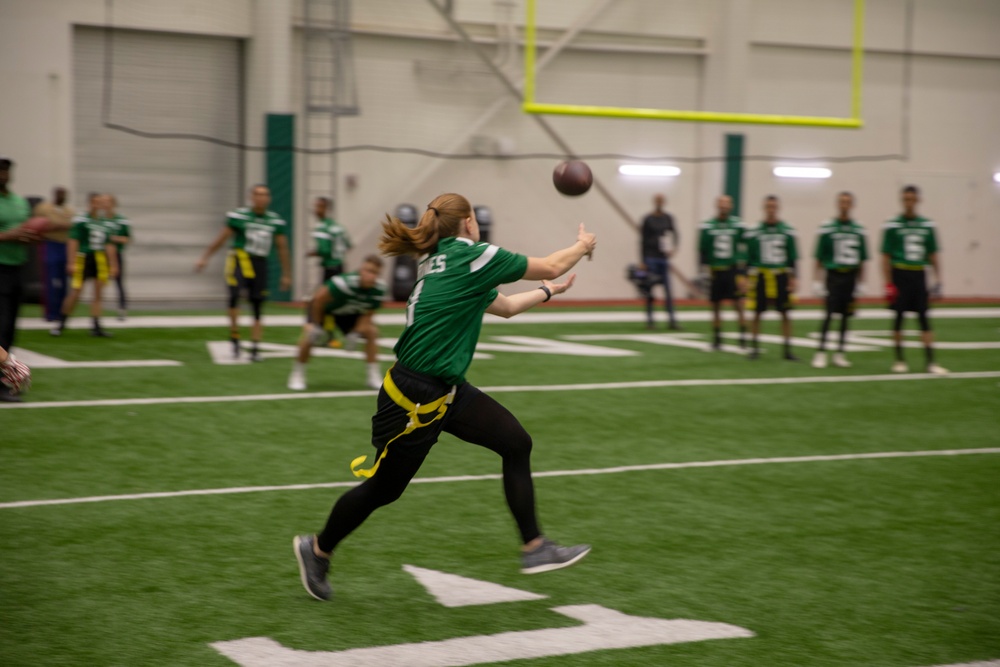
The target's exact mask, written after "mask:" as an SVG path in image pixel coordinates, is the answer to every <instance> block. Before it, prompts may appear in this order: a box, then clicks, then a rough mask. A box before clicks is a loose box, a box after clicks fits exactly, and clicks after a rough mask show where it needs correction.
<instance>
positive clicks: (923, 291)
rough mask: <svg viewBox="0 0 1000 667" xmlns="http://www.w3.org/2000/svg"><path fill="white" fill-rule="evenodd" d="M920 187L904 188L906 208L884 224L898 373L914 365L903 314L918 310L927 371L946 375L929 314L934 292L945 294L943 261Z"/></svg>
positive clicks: (884, 260) (884, 266) (885, 265)
mask: <svg viewBox="0 0 1000 667" xmlns="http://www.w3.org/2000/svg"><path fill="white" fill-rule="evenodd" d="M919 203H920V190H919V189H917V187H916V186H915V185H907V186H906V187H905V188H903V191H902V204H903V212H902V213H901V214H900V215H897V216H896V217H895V218H893V219H892V220H889V221H888V222H886V223H885V225H884V226H883V228H882V273H883V275H884V277H885V284H886V299H887V300H888V301H889V307H890V308H892V309H893V310H895V311H896V319H895V322H894V323H893V329H892V337H893V341H894V342H895V343H896V362H895V363H894V364H893V365H892V371H893V372H894V373H906V372H907V371H908V370H910V367H909V366H908V365H907V364H906V360H905V359H904V357H903V315H904V314H905V313H907V312H913V313H916V314H917V319H918V320H919V321H920V331H921V338H922V340H923V343H924V355H925V358H926V362H927V366H926V368H927V372H928V373H934V374H936V375H944V374H945V373H947V372H948V371H947V370H946V369H944V368H942V367H941V366H940V365H938V364H937V363H936V362H935V361H934V332H933V331H932V330H931V323H930V320H929V319H928V317H927V308H928V305H929V303H928V302H929V300H930V296H931V294H934V295H935V296H939V295H940V294H941V263H940V260H939V259H938V244H937V233H936V228H935V225H934V222H933V221H932V220H929V219H927V218H924V217H922V216H920V215H918V214H917V205H918V204H919ZM928 265H929V266H930V267H931V268H933V269H934V279H935V281H936V283H935V285H934V287H933V288H932V289H931V290H930V291H928V289H927V275H926V268H925V267H927V266H928Z"/></svg>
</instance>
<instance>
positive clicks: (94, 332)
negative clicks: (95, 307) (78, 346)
mask: <svg viewBox="0 0 1000 667" xmlns="http://www.w3.org/2000/svg"><path fill="white" fill-rule="evenodd" d="M90 335H91V336H93V337H94V338H111V337H112V336H111V334H110V333H108V332H107V331H105V330H104V329H102V328H101V327H94V328H93V329H91V330H90Z"/></svg>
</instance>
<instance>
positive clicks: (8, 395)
mask: <svg viewBox="0 0 1000 667" xmlns="http://www.w3.org/2000/svg"><path fill="white" fill-rule="evenodd" d="M20 402H21V396H20V395H19V394H15V393H14V390H13V389H11V388H10V387H5V386H0V403H20Z"/></svg>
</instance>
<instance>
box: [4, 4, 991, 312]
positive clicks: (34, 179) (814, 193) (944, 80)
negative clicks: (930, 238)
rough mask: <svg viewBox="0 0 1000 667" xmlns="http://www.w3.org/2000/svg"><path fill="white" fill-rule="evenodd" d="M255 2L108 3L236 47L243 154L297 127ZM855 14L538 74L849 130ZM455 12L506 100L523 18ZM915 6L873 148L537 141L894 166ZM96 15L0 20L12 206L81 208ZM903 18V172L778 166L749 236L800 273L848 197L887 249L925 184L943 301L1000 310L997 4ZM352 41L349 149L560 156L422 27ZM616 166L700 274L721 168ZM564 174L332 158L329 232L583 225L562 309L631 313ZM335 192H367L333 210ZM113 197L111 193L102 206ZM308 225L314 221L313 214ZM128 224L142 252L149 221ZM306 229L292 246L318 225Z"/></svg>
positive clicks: (639, 17) (435, 22)
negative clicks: (457, 221)
mask: <svg viewBox="0 0 1000 667" xmlns="http://www.w3.org/2000/svg"><path fill="white" fill-rule="evenodd" d="M274 1H279V2H280V3H282V4H283V3H284V2H285V0H274ZM289 1H290V0H289ZM301 1H302V0H298V4H296V3H293V5H292V7H293V8H292V11H291V12H288V13H290V14H291V15H292V21H291V23H292V24H293V26H294V24H295V22H296V21H297V20H298V18H299V17H301V16H302V8H301ZM597 1H598V0H594V2H591V1H590V0H574V1H566V2H563V1H561V0H560V1H559V2H556V0H539V1H538V5H539V28H540V38H541V39H542V40H543V42H544V41H548V42H551V41H552V40H554V39H557V38H558V36H559V34H560V33H561V31H562V30H565V29H567V28H568V27H570V26H572V25H574V23H575V22H576V21H577V19H578V18H579V17H580V16H581V15H583V14H584V13H585V12H587V11H588V9H589V8H591V7H592V6H594V4H595V2H597ZM263 2H264V0H258V1H257V2H255V1H254V0H213V2H211V3H206V2H196V1H195V0H184V1H180V0H174V1H168V0H160V1H158V2H153V1H151V0H150V1H146V0H130V1H129V2H127V3H126V2H122V1H121V0H119V1H118V2H116V3H114V4H115V16H114V21H115V24H116V25H120V26H123V27H133V28H142V29H153V30H166V31H180V32H191V33H197V34H218V35H226V36H233V37H240V38H246V39H247V40H248V42H247V44H248V59H247V62H248V69H249V71H248V73H247V74H248V76H247V84H248V85H247V101H248V119H247V137H246V140H247V141H248V142H249V143H254V144H257V143H259V142H260V140H261V130H260V127H261V125H260V119H261V118H262V114H263V113H264V112H265V111H268V110H275V111H282V110H284V109H281V108H271V107H275V106H278V107H280V106H281V104H280V102H281V100H280V99H278V101H277V102H276V101H275V99H276V97H275V91H277V96H278V97H279V98H280V96H281V95H282V94H285V95H287V94H290V95H291V97H292V100H293V103H292V105H291V107H292V110H293V111H299V112H301V107H300V106H299V104H300V97H301V91H302V81H301V70H302V67H301V63H299V62H297V60H296V59H297V56H296V55H295V54H297V53H300V52H301V45H300V35H299V34H298V31H297V29H296V28H294V27H293V26H289V30H291V31H292V32H293V36H292V40H291V44H292V47H291V54H290V56H289V58H288V60H287V61H285V62H278V63H277V66H275V62H274V60H273V59H262V58H261V57H259V55H258V56H255V55H254V54H255V52H254V49H255V48H258V47H260V48H263V47H266V46H267V44H273V43H274V34H273V32H274V31H275V30H276V28H275V26H274V25H273V24H271V25H268V26H267V30H268V31H270V34H269V35H268V36H267V38H268V39H267V40H265V39H263V38H262V36H261V35H262V26H261V22H262V21H264V20H265V19H266V17H267V16H274V15H275V13H274V11H273V10H274V7H273V5H268V4H263V5H261V4H258V3H263ZM852 5H853V3H852V2H850V1H849V0H838V1H837V2H831V1H829V0H703V1H696V0H616V1H615V2H611V3H608V4H607V6H606V7H605V8H604V9H603V10H602V11H600V12H598V13H597V14H596V16H595V17H594V19H593V20H592V21H591V22H589V23H588V24H587V25H586V27H585V29H584V30H583V31H582V32H581V33H580V34H579V35H578V36H577V37H576V38H575V39H574V40H573V41H572V42H571V43H570V47H569V48H567V49H566V50H564V51H563V52H562V53H560V54H559V56H558V57H557V58H556V59H555V60H554V61H553V62H552V63H551V65H549V66H548V67H547V68H546V69H545V70H544V71H542V72H541V73H540V75H539V79H538V86H539V93H538V98H539V99H540V100H542V101H551V102H565V103H593V104H602V105H613V106H650V107H661V108H680V109H706V108H709V106H711V109H710V110H736V111H749V112H761V113H796V114H815V115H848V113H849V109H850V107H849V87H848V86H849V80H850V64H849V52H848V48H849V46H850V41H851V32H850V28H851V15H852ZM453 6H454V17H455V18H456V19H457V20H458V21H459V22H460V23H462V25H463V26H465V27H466V29H467V30H468V31H469V32H470V33H471V34H473V35H474V36H476V38H477V39H479V40H481V41H482V42H483V43H484V48H486V50H487V51H488V52H489V53H491V54H493V55H494V56H495V57H496V58H497V61H498V62H499V64H500V66H501V67H502V68H504V69H505V71H507V72H509V73H510V74H511V76H513V77H514V78H516V79H519V67H520V51H519V50H518V51H517V57H516V58H515V59H513V60H512V59H511V58H509V57H505V56H504V53H508V51H509V50H508V49H505V48H503V47H502V46H499V47H498V46H496V45H495V42H497V41H500V42H501V43H502V42H503V41H504V36H505V35H506V34H507V28H508V27H509V21H510V20H511V19H512V20H513V21H514V22H515V23H516V24H517V26H520V25H521V24H522V23H523V16H522V13H523V2H521V1H518V2H515V3H514V7H513V9H511V8H510V7H509V6H508V5H507V4H505V3H499V2H494V1H493V0H455V1H454V3H453ZM906 6H907V3H906V2H902V1H899V0H869V1H868V3H867V17H868V21H867V24H866V46H867V48H868V53H867V58H866V63H865V88H864V105H863V106H864V110H863V115H864V118H865V127H864V129H862V130H832V129H830V130H827V129H812V128H782V127H762V126H721V125H709V124H701V125H699V124H690V123H676V122H657V121H633V120H620V119H618V120H616V119H602V118H574V117H550V118H549V119H548V122H549V123H550V124H551V126H552V127H554V128H555V129H556V130H557V132H558V133H559V134H560V135H561V136H562V137H563V138H564V139H565V140H566V141H567V142H568V143H569V144H570V146H571V147H572V148H573V150H574V151H576V152H578V153H581V154H586V153H616V154H617V153H620V154H627V155H637V156H684V157H691V158H696V157H705V156H719V155H721V154H722V152H723V136H724V134H725V133H726V132H742V133H744V134H745V135H746V149H747V152H748V153H749V154H753V155H774V156H805V157H808V156H816V157H823V156H850V155H879V154H895V153H899V152H900V151H901V150H902V148H903V145H904V144H903V129H904V127H903V123H904V120H903V114H902V108H901V106H902V105H901V101H902V93H903V88H902V81H903V57H902V54H901V48H902V46H903V43H904V25H905V20H904V19H905V10H906ZM104 7H105V3H104V1H103V0H0V16H2V17H3V18H2V20H0V54H2V57H0V85H2V86H3V87H4V90H5V91H11V90H16V91H17V95H16V96H9V95H5V102H4V105H3V111H2V115H3V122H2V123H0V153H4V154H9V155H11V156H12V157H14V158H15V159H16V160H17V162H18V166H17V171H16V173H15V179H16V180H15V183H14V187H15V188H16V191H18V192H21V193H25V194H28V193H31V194H45V193H47V192H48V190H49V189H50V187H51V185H53V184H54V183H57V182H58V183H64V184H67V185H69V186H70V187H71V188H72V187H74V183H73V182H72V175H73V172H74V166H73V165H74V162H73V155H72V145H73V140H72V132H73V127H72V118H73V113H72V109H71V108H69V107H70V100H71V99H72V85H73V82H72V66H71V62H70V60H71V54H72V47H71V39H72V26H73V25H74V24H84V25H100V24H102V23H103V22H104V20H105V17H104ZM913 7H914V10H915V22H914V47H915V53H916V55H915V56H914V57H913V60H912V73H913V83H912V89H911V91H910V96H911V116H910V122H909V124H910V134H909V144H910V159H909V160H908V161H886V162H856V163H850V164H836V163H830V164H827V166H830V167H831V168H832V169H833V171H834V175H833V178H831V179H829V180H827V181H822V182H792V181H787V180H780V179H776V178H775V177H774V176H772V174H771V169H772V167H773V166H774V164H775V163H774V162H773V161H755V162H748V163H747V165H746V168H745V182H744V210H743V214H744V217H745V218H747V219H749V220H753V219H754V218H755V216H756V214H757V213H758V211H759V201H760V199H761V198H762V197H763V196H764V195H766V194H772V193H773V194H777V195H779V196H780V197H781V198H782V200H783V205H784V214H785V217H786V219H787V220H788V221H789V222H790V223H791V224H793V225H795V226H796V227H797V228H798V229H799V230H800V237H801V240H802V244H803V247H804V248H805V249H806V250H807V251H811V246H812V241H813V238H814V231H815V228H816V227H817V225H818V223H819V222H820V221H821V220H823V219H824V218H826V217H827V216H829V215H830V214H831V213H832V209H833V199H834V196H835V194H836V193H837V192H838V191H840V190H844V189H847V190H852V191H854V192H855V193H856V194H857V196H858V201H859V206H858V211H857V213H858V217H859V219H860V220H861V221H862V222H864V223H865V224H866V225H867V227H868V228H869V230H870V233H871V236H872V240H873V241H877V237H878V227H879V225H880V223H881V221H882V220H883V219H885V218H886V217H889V216H891V215H893V214H894V213H896V212H897V208H898V203H897V194H898V189H899V187H900V186H901V185H903V184H905V183H909V182H914V183H916V184H918V185H922V186H923V187H924V190H925V197H924V206H923V210H924V212H925V213H926V214H928V215H930V216H932V217H934V218H935V219H936V220H938V222H939V225H940V230H941V237H942V238H941V242H942V247H943V256H942V257H943V263H944V267H945V285H946V290H947V292H948V293H949V294H951V295H970V296H971V295H991V296H1000V272H998V271H996V270H995V268H994V267H993V266H992V264H994V263H995V262H996V260H997V259H1000V233H998V232H1000V229H998V227H1000V216H998V211H1000V185H997V184H995V183H993V182H992V180H991V177H992V174H993V172H995V171H1000V40H997V39H995V36H996V34H998V31H1000V3H997V2H993V1H992V0H914V2H913ZM269 12H270V13H269ZM734 12H744V13H745V16H747V17H748V19H747V20H746V21H741V22H739V24H738V25H735V26H734V25H732V23H733V21H732V18H733V17H734V16H735V15H736V14H734ZM277 15H278V16H285V15H287V14H286V13H283V12H282V11H279V12H277ZM743 15H744V14H740V16H743ZM727 17H728V18H729V19H730V21H729V24H728V25H727V23H726V19H727ZM353 19H354V20H353V27H354V28H355V30H356V34H355V39H354V53H355V68H356V73H357V79H358V86H359V87H358V94H359V103H360V107H361V114H360V115H359V116H357V117H352V118H343V119H341V120H340V121H339V128H338V129H339V135H340V144H341V145H361V144H374V145H379V146H387V147H412V148H421V149H426V150H431V151H442V152H461V153H466V152H469V151H471V150H474V149H477V148H481V147H483V146H486V147H487V148H491V147H494V148H495V147H497V146H499V147H502V148H504V149H506V150H512V151H513V152H515V153H534V152H558V148H557V147H556V146H555V145H554V144H553V142H552V140H551V139H550V138H549V137H547V136H546V135H545V134H544V133H543V132H542V131H541V130H540V129H539V127H538V125H537V123H536V121H535V120H534V119H533V118H531V117H529V116H525V115H524V114H522V113H521V112H520V110H519V108H518V106H517V105H516V104H515V103H513V102H512V100H511V98H510V96H509V95H508V94H507V93H506V91H505V89H504V88H503V87H502V86H501V85H499V84H498V82H497V81H496V79H495V77H494V76H493V75H492V74H491V73H489V71H488V70H487V69H486V68H485V67H484V66H483V65H482V64H481V63H480V62H479V61H478V60H476V59H475V58H474V57H473V56H472V54H471V53H470V51H469V49H468V48H467V47H465V46H463V45H462V44H461V43H460V42H459V41H458V40H457V39H456V37H455V35H454V32H453V31H451V30H450V28H449V27H448V25H447V23H446V22H445V21H444V20H443V19H442V18H441V17H440V16H439V15H438V14H437V12H435V11H434V9H433V8H432V7H431V6H430V5H429V4H428V3H426V2H421V1H419V0H365V1H364V2H355V3H354V8H353ZM278 30H280V28H278ZM518 34H519V32H518ZM268 40H270V41H268ZM279 42H280V40H279ZM43 45H44V46H43ZM741 49H742V50H741ZM542 53H544V51H543V52H540V55H541V54H542ZM734 54H735V56H739V57H733V56H734ZM508 55H509V54H508ZM727 56H728V57H729V60H728V61H727V60H726V58H727ZM289 70H290V72H289ZM286 72H288V74H287V76H288V77H289V80H290V84H291V85H290V92H289V93H282V92H281V91H282V90H284V83H286V82H283V81H279V80H278V79H280V77H282V76H284V75H285V73H286ZM710 103H711V104H710ZM718 104H721V105H724V107H726V108H717V105H718ZM494 107H495V108H494ZM491 109H492V111H491V112H490V110H491ZM488 112H489V113H488ZM619 163H620V160H593V161H591V166H592V168H593V170H594V173H595V176H596V177H597V178H598V179H600V181H601V182H602V183H603V184H604V185H605V186H606V187H607V188H608V190H609V191H610V192H611V194H612V196H613V197H614V198H615V200H617V201H618V202H620V203H621V205H622V206H624V207H625V209H627V210H628V211H629V212H630V213H631V214H632V217H633V218H635V219H636V220H637V219H639V218H641V216H642V215H643V214H644V213H645V212H646V211H647V209H648V208H649V206H650V200H651V198H652V195H653V194H654V193H656V192H664V193H666V194H667V196H668V199H669V209H670V210H671V211H672V212H674V214H675V215H676V216H677V218H678V220H679V221H680V224H681V231H682V248H681V255H680V257H679V260H678V264H679V266H680V267H681V268H682V270H684V271H685V272H686V273H688V274H691V273H692V272H693V271H694V269H695V259H694V252H693V246H692V242H693V240H694V230H695V228H696V225H697V223H698V221H700V220H701V219H704V218H705V217H708V216H709V215H710V214H711V212H712V211H711V203H712V198H713V196H714V195H715V194H716V193H718V192H719V190H720V189H721V185H722V169H721V166H720V165H719V164H718V163H707V164H701V165H694V164H680V166H681V167H682V169H683V173H682V174H681V176H679V177H677V178H673V179H670V180H666V181H660V182H656V181H650V180H642V179H626V178H623V177H620V176H619V175H618V174H617V167H618V164H619ZM819 163H820V164H823V161H822V160H821V161H819ZM260 164H261V160H260V159H258V156H257V155H255V154H251V155H250V156H249V157H248V160H247V166H248V170H247V180H248V182H251V181H254V180H258V179H259V177H260V173H261V172H260ZM554 165H555V160H553V159H542V160H511V161H485V160H483V161H458V160H441V159H437V158H431V157H424V156H417V155H409V154H390V153H379V152H370V151H369V152H349V153H344V154H342V155H341V157H340V159H339V162H338V168H339V172H340V176H341V179H340V181H339V191H340V197H339V201H338V216H339V217H340V218H341V220H342V221H343V222H344V223H345V224H346V225H347V226H348V227H349V229H350V230H351V232H352V233H353V235H354V237H355V238H356V240H357V241H358V242H359V244H358V245H359V248H358V249H357V250H356V251H355V252H354V254H353V258H355V260H356V258H358V257H360V256H361V255H362V254H365V253H367V252H370V251H371V250H372V249H373V248H374V244H375V239H376V237H377V232H378V221H379V219H380V218H381V216H382V215H383V213H384V212H386V211H391V210H392V209H393V208H395V206H396V205H397V204H399V203H401V202H410V203H413V204H416V205H418V206H420V207H422V206H423V205H424V204H426V203H427V202H428V201H430V199H431V198H433V197H434V196H435V195H437V194H439V193H441V192H445V191H458V192H462V193H464V194H466V195H467V196H468V197H469V198H470V199H472V200H473V201H474V202H475V203H481V204H486V205H489V206H491V207H492V208H493V211H494V217H495V220H496V225H495V236H494V238H495V240H496V241H497V242H499V243H501V244H503V245H505V246H508V247H510V248H511V249H514V250H518V251H522V252H525V253H528V254H533V255H541V254H545V253H547V252H549V251H551V250H553V249H555V248H557V247H560V246H562V245H564V244H567V243H569V242H571V241H572V239H573V234H574V230H575V228H576V225H577V223H578V222H581V221H582V222H585V223H586V224H587V226H588V227H589V228H592V229H594V230H596V231H597V232H598V233H599V234H600V249H599V251H598V254H597V258H596V259H595V261H594V262H592V263H587V264H586V265H584V266H583V267H581V271H580V276H579V281H578V286H577V287H576V288H575V290H574V292H575V296H577V297H579V298H616V297H631V296H632V295H633V294H634V292H633V290H632V288H631V286H630V285H629V284H627V282H626V281H625V280H624V277H623V275H624V267H625V265H626V264H627V263H629V262H632V261H635V260H636V259H637V258H636V253H637V246H638V243H637V239H636V236H635V232H634V230H633V228H632V227H631V226H630V225H628V224H627V223H626V222H625V221H624V220H622V219H621V216H620V215H619V214H618V213H617V212H616V211H615V209H614V208H613V207H612V206H611V205H610V204H609V203H608V202H607V201H605V200H604V199H602V198H601V197H600V196H599V195H598V194H597V193H596V192H594V191H591V192H590V193H588V194H587V195H585V196H583V197H581V198H578V199H567V198H564V197H561V196H560V195H558V194H557V193H555V192H554V190H553V189H552V187H551V180H550V174H551V170H552V168H553V166H554ZM300 173H301V169H300ZM348 176H350V177H352V178H353V179H354V181H355V182H356V184H357V185H356V187H354V188H352V189H349V188H347V187H345V185H344V179H345V178H346V177H348ZM107 189H109V190H114V186H113V184H109V186H108V188H107ZM302 196H303V198H305V196H306V195H305V191H304V188H303V193H302ZM298 210H299V211H300V212H304V211H305V210H307V207H306V202H304V201H303V202H301V203H299V205H298ZM127 213H128V214H129V215H130V216H131V217H132V218H133V220H134V221H135V224H136V225H137V228H138V230H140V231H141V229H142V224H143V220H142V212H141V211H127ZM299 217H300V220H299V221H298V224H299V225H300V227H304V226H305V225H306V224H307V220H306V219H305V216H303V215H300V216H299ZM206 242H207V240H206ZM296 254H297V255H299V256H300V257H301V253H300V252H297V253H296ZM135 270H138V268H137V269H135ZM807 275H808V274H807ZM869 275H870V276H871V279H870V280H869V286H870V287H871V288H872V289H878V285H877V284H878V283H879V282H880V280H878V279H877V272H876V271H870V272H869ZM297 277H298V282H299V285H298V286H297V290H296V291H297V292H302V291H303V290H305V289H307V288H308V284H309V282H310V280H311V277H310V275H309V274H308V273H307V272H306V271H305V270H304V269H303V270H299V271H297Z"/></svg>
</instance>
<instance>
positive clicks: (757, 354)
mask: <svg viewBox="0 0 1000 667" xmlns="http://www.w3.org/2000/svg"><path fill="white" fill-rule="evenodd" d="M747 359H749V360H750V361H757V360H758V359H760V351H759V350H750V353H749V354H748V355H747Z"/></svg>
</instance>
